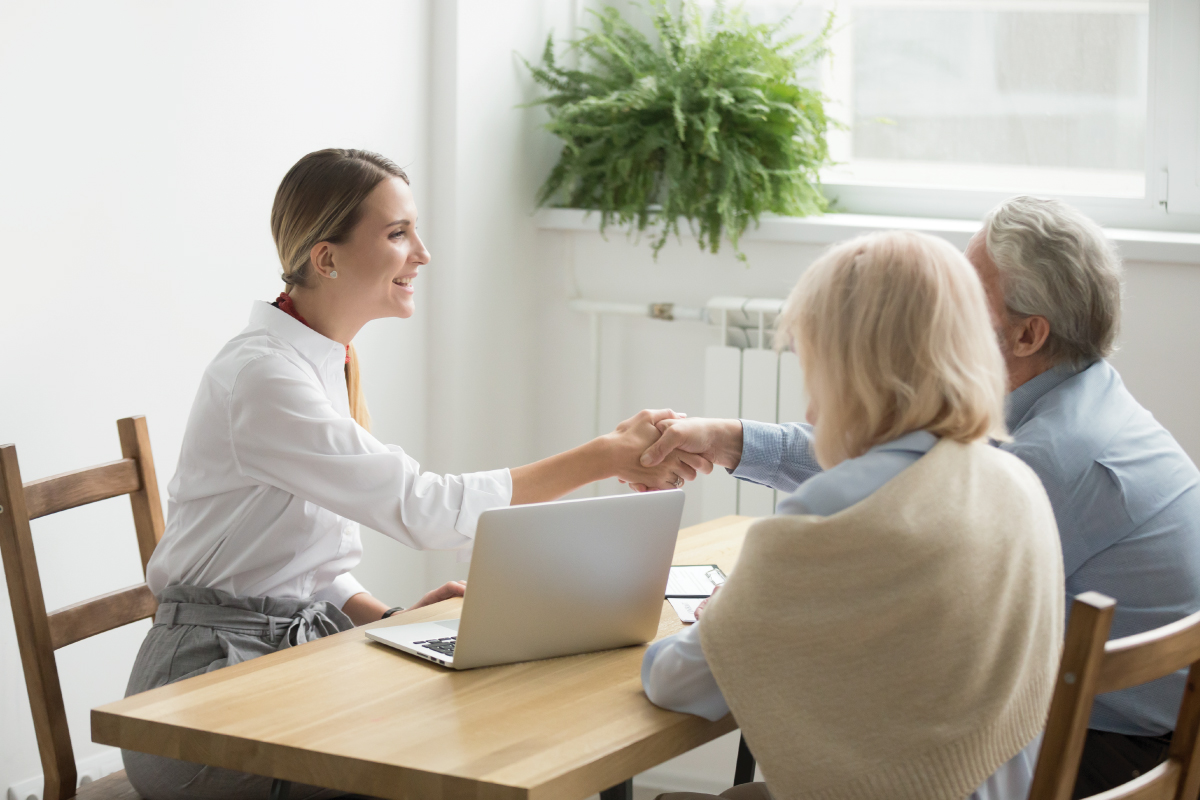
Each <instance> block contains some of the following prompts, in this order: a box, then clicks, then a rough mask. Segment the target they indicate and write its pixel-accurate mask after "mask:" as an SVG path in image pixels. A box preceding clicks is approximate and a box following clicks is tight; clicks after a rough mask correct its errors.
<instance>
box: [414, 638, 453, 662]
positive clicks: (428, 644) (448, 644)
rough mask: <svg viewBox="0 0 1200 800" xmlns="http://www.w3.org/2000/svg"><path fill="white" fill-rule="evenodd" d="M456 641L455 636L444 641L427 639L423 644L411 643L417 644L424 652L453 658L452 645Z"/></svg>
mask: <svg viewBox="0 0 1200 800" xmlns="http://www.w3.org/2000/svg"><path fill="white" fill-rule="evenodd" d="M456 641H458V637H457V636H447V637H446V638H445V639H429V640H427V641H424V642H413V644H419V645H421V647H424V648H425V649H426V650H432V651H433V652H435V653H441V654H442V655H444V656H450V657H451V658H453V657H454V643H455V642H456Z"/></svg>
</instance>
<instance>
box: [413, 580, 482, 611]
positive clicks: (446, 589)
mask: <svg viewBox="0 0 1200 800" xmlns="http://www.w3.org/2000/svg"><path fill="white" fill-rule="evenodd" d="M466 591H467V582H466V581H450V582H449V583H443V584H442V585H441V586H439V587H438V588H436V589H434V590H433V591H432V592H430V593H429V594H427V595H425V596H424V597H422V598H421V599H420V600H418V601H417V602H415V603H413V604H412V605H411V606H409V607H408V608H406V609H404V610H405V611H412V610H413V609H417V608H422V607H423V606H431V605H433V604H434V603H440V602H442V601H443V600H449V599H450V598H451V597H462V596H463V595H464V594H465V593H466Z"/></svg>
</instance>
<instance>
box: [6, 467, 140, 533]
mask: <svg viewBox="0 0 1200 800" xmlns="http://www.w3.org/2000/svg"><path fill="white" fill-rule="evenodd" d="M141 486H142V483H141V480H140V479H139V478H138V469H137V462H136V461H134V460H133V459H132V458H122V459H121V460H120V461H112V462H110V463H108V464H101V465H100V466H98V467H88V468H87V469H80V470H75V471H74V472H64V473H63V474H62V475H53V476H51V477H49V478H41V479H40V480H36V481H30V482H29V483H27V484H25V506H26V508H28V509H29V518H30V519H31V520H32V519H37V518H38V517H44V516H46V515H47V514H55V513H57V512H59V511H66V510H67V509H68V508H75V507H76V506H82V505H87V504H88V503H95V502H96V501H97V500H107V499H108V498H110V497H116V496H118V495H122V494H129V493H130V492H136V491H137V490H138V489H140V488H141Z"/></svg>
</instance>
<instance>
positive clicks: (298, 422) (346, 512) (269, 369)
mask: <svg viewBox="0 0 1200 800" xmlns="http://www.w3.org/2000/svg"><path fill="white" fill-rule="evenodd" d="M229 425H230V429H231V431H230V433H231V439H232V442H233V449H234V453H233V455H234V460H235V463H236V464H237V466H238V468H239V469H240V470H241V471H242V473H243V474H245V475H246V476H247V477H248V478H251V479H253V480H255V481H259V482H261V483H265V484H268V485H271V486H275V487H278V488H280V489H283V490H284V491H286V492H289V493H290V494H293V495H295V496H297V497H301V498H303V499H305V500H308V501H310V502H312V503H314V504H315V505H318V506H320V507H322V508H325V509H328V510H330V511H332V512H333V513H335V514H338V515H339V516H342V517H345V518H347V519H351V520H354V521H355V522H359V523H361V524H363V525H366V526H368V527H370V528H373V529H375V530H377V531H379V532H380V533H383V534H385V535H387V536H390V537H391V538H393V539H396V540H398V541H400V542H403V543H404V544H407V545H409V546H410V547H415V548H418V549H438V550H454V549H460V548H465V547H470V545H471V543H472V539H473V538H474V536H475V526H476V524H477V522H478V520H479V515H480V514H481V513H482V512H484V511H486V510H487V509H489V508H496V507H499V506H507V505H509V503H510V502H511V500H512V477H511V475H510V474H509V471H508V470H507V469H500V470H492V471H490V472H476V473H466V474H463V475H437V474H434V473H432V472H422V471H421V465H420V464H418V463H417V461H416V460H415V459H413V458H412V457H411V456H409V455H408V454H407V453H405V452H404V450H403V449H401V448H399V447H396V446H395V445H385V444H383V443H382V442H380V441H379V440H378V439H376V438H375V437H374V436H372V435H371V434H370V433H368V432H367V431H366V430H365V429H363V428H362V427H361V426H360V425H359V424H358V423H357V422H355V421H354V420H353V419H349V418H347V417H343V416H341V415H340V414H338V413H337V411H336V409H334V407H333V404H332V403H331V402H330V400H329V399H328V398H327V397H326V396H325V395H324V394H323V393H322V392H321V390H320V389H319V388H318V386H317V385H316V384H314V383H313V381H312V380H311V379H309V378H308V377H307V376H306V375H305V374H304V373H303V372H302V371H301V369H300V368H299V367H298V366H296V365H295V364H292V363H291V362H289V361H288V360H287V359H285V358H283V357H280V356H274V355H265V356H261V357H259V358H256V359H254V360H253V361H250V362H249V363H248V364H246V366H245V367H243V368H242V369H241V371H240V372H239V373H238V376H237V379H236V381H235V383H234V386H233V389H232V392H231V394H230V400H229Z"/></svg>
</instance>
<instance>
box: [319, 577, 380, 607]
mask: <svg viewBox="0 0 1200 800" xmlns="http://www.w3.org/2000/svg"><path fill="white" fill-rule="evenodd" d="M364 593H366V594H370V592H368V591H367V590H366V589H364V588H363V585H362V584H361V583H359V582H358V580H357V579H356V578H355V577H354V576H353V575H351V574H350V573H349V572H343V573H342V574H341V575H338V576H337V577H336V578H334V579H333V583H331V584H329V585H328V586H326V587H325V588H324V589H320V590H318V591H316V592H313V597H314V598H315V599H317V600H325V601H326V602H328V603H332V604H333V605H335V606H337V607H338V608H342V607H343V606H345V605H346V601H347V600H349V599H350V598H351V597H354V595H356V594H364Z"/></svg>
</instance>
